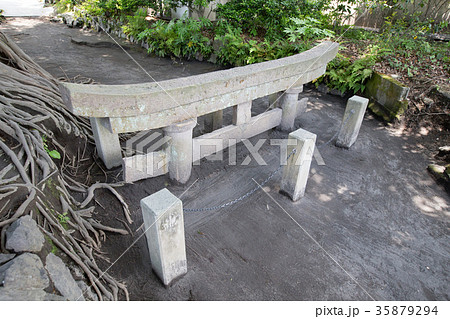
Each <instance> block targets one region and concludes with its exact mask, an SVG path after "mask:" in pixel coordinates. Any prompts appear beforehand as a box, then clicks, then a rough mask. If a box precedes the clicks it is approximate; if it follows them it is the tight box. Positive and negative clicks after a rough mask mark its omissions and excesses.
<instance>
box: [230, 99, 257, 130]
mask: <svg viewBox="0 0 450 319" xmlns="http://www.w3.org/2000/svg"><path fill="white" fill-rule="evenodd" d="M251 118H252V101H250V102H245V103H241V104H238V105H235V106H233V125H241V124H245V123H248V122H249V121H250V119H251Z"/></svg>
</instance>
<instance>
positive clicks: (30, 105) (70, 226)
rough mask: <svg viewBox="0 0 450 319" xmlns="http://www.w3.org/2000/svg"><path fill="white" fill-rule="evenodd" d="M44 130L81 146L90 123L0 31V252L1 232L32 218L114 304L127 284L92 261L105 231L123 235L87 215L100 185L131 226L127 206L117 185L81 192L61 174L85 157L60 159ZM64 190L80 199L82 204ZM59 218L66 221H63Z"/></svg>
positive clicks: (88, 137) (52, 137) (54, 82)
mask: <svg viewBox="0 0 450 319" xmlns="http://www.w3.org/2000/svg"><path fill="white" fill-rule="evenodd" d="M49 127H55V128H56V130H57V131H59V132H61V134H65V135H68V136H71V138H72V139H74V138H78V139H84V140H85V145H86V143H87V142H88V141H89V142H90V141H92V139H93V138H92V132H91V129H90V125H89V123H88V121H86V119H82V118H78V117H76V116H74V115H72V114H71V113H70V112H68V111H67V110H66V109H65V108H64V104H63V102H62V100H61V96H60V93H59V89H58V81H57V80H55V79H54V78H53V77H52V76H51V75H50V74H49V73H47V72H46V71H45V70H43V69H42V68H41V67H40V66H39V65H38V64H36V63H34V62H33V61H32V60H31V59H30V58H29V57H28V56H27V55H26V54H25V53H24V52H23V51H22V50H21V49H20V48H19V47H18V46H17V45H16V44H14V43H13V42H12V41H11V40H10V39H9V38H8V37H7V36H6V35H4V34H3V33H2V32H0V131H1V132H0V149H1V151H2V152H1V151H0V156H2V157H4V159H7V160H8V161H9V162H10V164H8V165H6V166H5V167H3V168H2V169H1V170H0V207H1V211H0V228H1V231H0V234H1V236H0V248H1V250H2V251H4V252H6V249H5V231H6V229H7V227H8V226H9V225H10V224H11V223H12V222H14V221H15V220H17V219H18V218H20V217H21V216H23V215H25V214H30V213H31V214H33V216H34V217H35V219H36V221H37V222H38V224H39V227H40V228H41V229H42V231H43V232H44V234H45V235H47V236H48V237H49V238H50V239H51V240H52V242H53V243H54V244H55V245H56V246H57V247H58V248H60V249H61V250H62V251H63V252H64V253H65V254H66V255H67V256H68V257H70V258H71V259H72V260H73V261H74V262H75V263H76V264H77V265H78V266H79V267H80V268H81V269H82V270H83V271H84V273H85V275H86V277H87V279H88V281H89V282H90V284H91V287H93V289H94V291H95V292H96V294H97V295H98V298H99V300H118V299H119V292H120V291H122V292H123V295H124V297H125V298H126V299H127V300H128V291H127V289H126V286H125V285H124V284H122V283H120V282H118V281H117V280H115V279H114V278H112V277H111V276H110V275H109V274H107V273H104V272H103V271H102V270H101V269H100V268H99V266H98V265H97V263H96V261H95V258H94V256H101V251H100V248H101V244H102V241H103V240H105V237H106V236H105V232H112V233H117V234H123V235H126V234H128V233H129V232H128V231H127V230H125V229H117V228H114V227H110V226H106V225H102V224H101V223H100V222H98V221H96V220H94V218H93V217H92V213H93V212H94V210H95V206H94V204H93V203H92V200H93V199H94V191H95V189H98V188H106V189H108V190H109V191H110V192H111V193H112V194H113V195H114V196H115V197H116V198H117V199H118V201H119V202H120V204H121V205H122V207H123V210H124V213H125V217H126V219H127V221H128V223H132V220H131V213H130V211H129V209H128V205H127V204H126V202H125V201H124V199H123V198H122V197H121V196H120V194H119V193H118V192H117V191H116V190H115V189H114V187H116V186H120V185H112V184H106V183H97V184H93V185H92V186H90V187H87V186H86V185H83V184H82V183H79V182H76V181H75V180H74V179H72V178H70V177H69V176H67V175H66V174H65V169H66V168H68V167H70V168H71V169H72V170H74V171H75V172H76V171H77V170H78V166H77V164H76V163H75V162H76V159H77V158H78V159H80V158H84V151H83V152H82V154H81V152H79V153H80V154H78V156H74V157H73V159H71V158H69V156H66V155H67V154H66V153H65V149H64V147H63V146H61V145H60V144H59V143H58V141H57V140H56V138H55V134H54V133H53V132H52V131H51V129H49ZM43 136H46V137H47V138H48V139H49V141H51V143H52V145H55V146H57V147H58V148H59V150H60V151H61V152H63V153H64V155H63V158H62V165H61V166H62V167H61V168H58V166H57V165H56V164H55V163H54V162H53V160H52V158H51V157H50V156H49V153H48V147H47V145H46V144H45V143H44V141H43ZM66 157H67V158H69V160H66ZM46 187H47V188H52V190H55V191H56V192H58V194H59V198H58V196H56V198H55V196H50V195H49V193H50V192H48V191H47V192H45V188H46ZM69 190H70V191H72V192H73V191H75V192H77V193H82V194H84V198H85V199H84V200H83V201H82V203H80V202H79V201H77V200H76V199H75V198H74V196H73V195H72V194H71V193H70V192H69ZM55 199H56V200H55ZM61 216H67V217H69V218H68V219H67V220H65V221H61ZM102 258H103V259H105V258H104V257H102Z"/></svg>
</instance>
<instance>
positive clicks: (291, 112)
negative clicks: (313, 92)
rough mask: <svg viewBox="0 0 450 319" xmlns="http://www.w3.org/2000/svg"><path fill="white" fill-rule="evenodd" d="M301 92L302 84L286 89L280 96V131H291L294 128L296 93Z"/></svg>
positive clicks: (297, 103) (296, 103) (296, 106)
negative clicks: (281, 111)
mask: <svg viewBox="0 0 450 319" xmlns="http://www.w3.org/2000/svg"><path fill="white" fill-rule="evenodd" d="M301 92H303V86H299V87H293V88H289V89H288V90H286V91H285V92H284V94H283V96H282V97H281V108H282V110H283V113H282V116H281V124H280V129H281V130H282V131H291V130H292V129H293V128H294V122H295V118H296V117H297V109H298V105H299V101H298V95H299V93H301Z"/></svg>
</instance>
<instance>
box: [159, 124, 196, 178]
mask: <svg viewBox="0 0 450 319" xmlns="http://www.w3.org/2000/svg"><path fill="white" fill-rule="evenodd" d="M196 120H197V119H190V120H186V121H183V122H180V123H176V124H172V125H170V126H167V127H165V128H164V133H165V135H166V136H169V137H170V140H169V141H168V146H167V149H166V152H167V158H168V162H169V164H168V168H169V176H170V178H171V179H173V180H176V181H177V182H179V183H182V184H184V183H186V182H187V181H188V180H189V177H191V171H192V129H193V128H194V127H195V125H196V124H197V121H196Z"/></svg>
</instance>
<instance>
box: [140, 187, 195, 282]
mask: <svg viewBox="0 0 450 319" xmlns="http://www.w3.org/2000/svg"><path fill="white" fill-rule="evenodd" d="M141 210H142V216H143V218H144V226H145V236H146V238H147V245H148V250H149V252H150V260H151V262H152V268H153V270H154V271H155V273H156V274H157V275H158V277H159V278H160V279H161V281H162V282H163V283H164V285H166V286H167V285H169V284H170V283H171V282H172V281H173V280H174V279H176V278H177V277H179V276H181V275H184V274H185V273H186V272H187V263H186V245H185V241H184V221H183V203H182V202H181V200H179V199H178V198H177V197H176V196H174V195H173V194H172V193H171V192H169V191H168V190H167V189H166V188H164V189H162V190H160V191H159V192H156V193H154V194H152V195H150V196H147V197H145V198H143V199H142V200H141Z"/></svg>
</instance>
